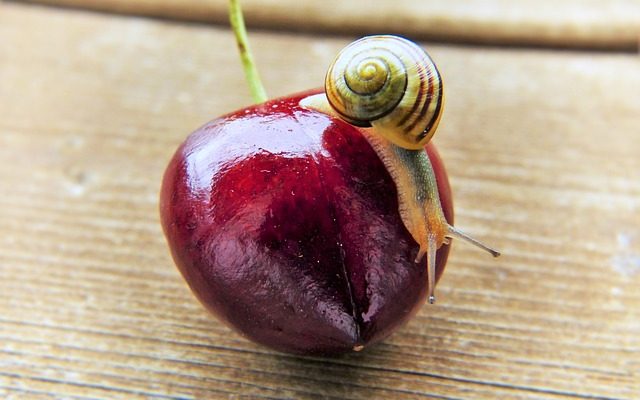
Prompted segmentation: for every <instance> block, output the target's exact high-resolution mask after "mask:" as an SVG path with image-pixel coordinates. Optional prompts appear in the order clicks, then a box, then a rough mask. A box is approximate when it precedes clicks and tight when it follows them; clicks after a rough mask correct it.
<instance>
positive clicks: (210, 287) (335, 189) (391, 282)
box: [160, 91, 453, 355]
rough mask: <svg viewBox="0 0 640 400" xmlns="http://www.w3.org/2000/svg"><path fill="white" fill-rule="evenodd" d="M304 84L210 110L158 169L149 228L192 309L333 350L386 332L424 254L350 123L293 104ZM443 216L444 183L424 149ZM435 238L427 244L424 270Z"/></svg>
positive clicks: (277, 342) (278, 340) (403, 317)
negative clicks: (156, 218) (160, 240)
mask: <svg viewBox="0 0 640 400" xmlns="http://www.w3.org/2000/svg"><path fill="white" fill-rule="evenodd" d="M315 93H317V91H314V92H306V93H301V94H298V95H294V96H291V97H285V98H281V99H275V100H272V101H269V102H267V103H264V104H260V105H257V106H253V107H249V108H246V109H244V110H239V111H237V112H235V113H232V114H229V115H226V116H223V117H221V118H218V119H216V120H213V121H211V122H209V123H207V124H206V125H204V126H203V127H201V128H199V129H198V130H196V131H195V132H194V133H192V134H191V135H190V136H189V137H188V138H187V139H186V140H185V142H184V143H183V144H182V145H181V146H180V147H179V148H178V150H177V151H176V153H175V155H174V156H173V158H172V160H171V161H170V163H169V165H168V167H167V170H166V172H165V175H164V179H163V183H162V190H161V195H160V213H161V221H162V226H163V229H164V232H165V235H166V237H167V241H168V243H169V247H170V249H171V252H172V255H173V259H174V261H175V263H176V265H177V266H178V269H179V270H180V272H181V273H182V275H183V276H184V278H185V280H186V281H187V283H188V284H189V286H190V287H191V289H192V291H193V292H194V293H195V295H196V296H197V297H198V299H199V300H200V301H201V302H202V303H203V304H204V305H205V307H206V308H207V309H208V310H209V311H211V312H212V313H213V314H215V315H216V316H218V317H219V318H220V319H222V320H223V321H225V322H226V323H227V324H228V325H229V326H231V327H232V328H234V329H236V330H237V331H238V332H240V333H241V334H243V335H245V336H246V337H248V338H250V339H252V340H254V341H256V342H258V343H261V344H263V345H266V346H269V347H271V348H274V349H276V350H279V351H283V352H289V353H296V354H305V355H335V354H340V353H345V352H349V351H352V350H354V349H356V350H358V349H361V348H362V347H363V346H365V347H366V346H369V345H370V344H373V343H375V342H377V341H380V340H382V339H384V338H386V337H387V336H389V335H390V334H391V333H392V332H393V331H394V330H395V329H397V328H398V327H399V326H401V325H402V324H403V323H404V322H406V321H407V320H408V319H409V318H410V317H411V316H412V315H414V314H415V313H416V312H417V310H418V309H419V307H420V306H421V305H422V304H423V303H424V301H425V297H426V289H427V271H426V265H425V260H423V261H421V262H420V263H415V262H414V259H415V258H416V254H417V252H418V245H417V244H416V243H415V241H414V240H413V238H412V237H411V235H410V234H409V232H408V231H407V230H406V228H405V227H404V225H403V223H402V221H401V219H400V215H399V213H398V202H397V198H396V196H397V193H396V189H395V186H394V183H393V181H392V179H391V177H390V176H389V174H388V172H387V170H386V169H385V167H384V166H383V164H382V162H381V161H380V160H379V159H378V157H377V155H376V153H375V152H374V151H373V149H372V148H371V147H370V145H369V144H368V142H367V141H366V139H365V138H364V137H363V136H362V133H361V128H356V127H353V126H351V125H349V124H347V123H345V122H343V121H340V120H338V119H335V118H333V117H331V116H329V115H326V114H323V113H320V112H318V111H314V110H308V109H305V108H303V107H301V106H300V105H299V101H300V100H301V99H302V98H304V97H305V96H308V95H310V94H315ZM426 151H427V153H428V155H429V157H430V159H431V163H432V165H433V168H434V171H435V173H436V178H437V181H438V189H439V192H440V198H441V202H442V207H443V211H444V213H445V217H446V219H447V220H448V222H449V223H450V224H452V223H453V207H452V200H451V191H450V188H449V182H448V179H447V175H446V172H445V170H444V166H443V164H442V161H441V160H440V157H439V156H438V154H437V151H436V149H435V147H434V146H433V145H432V144H429V145H428V146H427V149H426ZM448 253H449V246H447V245H445V246H443V247H442V248H440V250H439V251H438V254H437V277H438V278H439V277H440V275H441V274H442V272H443V270H444V266H445V263H446V259H447V256H448Z"/></svg>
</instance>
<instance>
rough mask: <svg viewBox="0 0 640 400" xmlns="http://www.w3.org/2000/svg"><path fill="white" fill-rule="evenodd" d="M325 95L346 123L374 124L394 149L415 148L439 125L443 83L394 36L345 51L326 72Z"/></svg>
mask: <svg viewBox="0 0 640 400" xmlns="http://www.w3.org/2000/svg"><path fill="white" fill-rule="evenodd" d="M325 91H326V95H327V99H328V100H329V103H330V104H331V106H332V107H333V109H334V110H335V111H336V112H337V113H338V114H339V115H340V116H342V117H343V118H344V119H345V120H346V121H347V122H349V123H351V124H353V125H357V126H373V127H374V129H375V130H376V131H377V132H378V133H379V134H380V135H382V136H383V137H385V138H386V139H388V140H389V141H391V142H392V143H394V144H395V145H397V146H400V147H403V148H407V149H420V148H422V147H424V145H425V144H426V143H427V142H428V141H429V140H430V139H431V137H432V136H433V134H434V133H435V130H436V128H437V126H438V122H439V121H440V116H441V114H442V105H443V101H444V97H443V88H442V79H441V77H440V73H439V72H438V69H437V68H436V66H435V64H434V63H433V61H432V60H431V58H430V57H429V55H428V54H427V53H426V52H425V51H424V50H423V49H422V48H421V47H419V46H418V45H416V44H415V43H413V42H411V41H409V40H407V39H404V38H402V37H399V36H391V35H381V36H367V37H364V38H362V39H360V40H357V41H355V42H353V43H351V44H350V45H348V46H347V47H345V48H344V49H343V50H342V51H341V52H340V53H339V54H338V56H337V57H336V59H335V61H334V62H333V64H332V65H331V67H330V68H329V71H328V72H327V77H326V79H325Z"/></svg>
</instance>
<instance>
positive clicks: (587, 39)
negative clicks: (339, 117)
mask: <svg viewBox="0 0 640 400" xmlns="http://www.w3.org/2000/svg"><path fill="white" fill-rule="evenodd" d="M30 1H32V2H35V3H44V4H53V5H65V6H71V7H85V8H91V9H94V10H102V11H110V12H116V13H125V14H138V15H148V16H155V17H162V18H171V19H176V18H177V19H183V20H187V21H199V22H206V23H211V22H212V21H215V22H217V23H224V24H226V23H227V22H226V21H227V3H228V0H30ZM242 4H243V7H244V9H245V13H246V16H247V20H248V22H249V24H250V25H251V26H253V27H256V26H257V27H263V28H269V29H277V30H293V29H295V30H301V31H306V32H330V33H336V32H343V33H349V34H356V35H358V36H361V35H363V34H366V33H381V32H384V33H386V32H393V33H402V34H405V35H409V36H411V37H414V38H422V39H430V40H434V39H435V40H441V41H447V42H465V43H493V44H495V43H502V44H517V45H522V44H527V45H535V46H561V47H586V48H602V49H624V50H633V51H635V50H638V49H639V48H640V0H606V1H602V0H562V1H557V0H483V1H468V0H429V1H426V0H425V1H416V0H375V1H370V0H367V1H364V0H349V1H344V0H323V1H300V0H242Z"/></svg>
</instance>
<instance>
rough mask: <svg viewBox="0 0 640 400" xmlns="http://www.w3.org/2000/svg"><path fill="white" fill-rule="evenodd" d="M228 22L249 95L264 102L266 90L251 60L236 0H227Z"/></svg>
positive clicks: (240, 12) (240, 11) (257, 100)
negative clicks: (234, 37)
mask: <svg viewBox="0 0 640 400" xmlns="http://www.w3.org/2000/svg"><path fill="white" fill-rule="evenodd" d="M229 22H231V29H232V30H233V33H234V34H235V36H236V42H237V44H238V51H240V60H241V61H242V68H243V69H244V74H245V76H246V78H247V83H248V84H249V90H250V91H251V97H253V101H254V102H256V103H264V102H265V101H267V99H268V97H267V92H266V91H265V90H264V86H263V85H262V81H261V80H260V75H259V74H258V69H257V68H256V64H255V62H254V61H253V55H252V54H251V48H250V47H249V40H248V39H247V28H246V27H245V25H244V17H243V16H242V9H241V8H240V2H239V1H238V0H229Z"/></svg>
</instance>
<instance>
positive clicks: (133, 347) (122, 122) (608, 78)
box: [0, 3, 640, 399]
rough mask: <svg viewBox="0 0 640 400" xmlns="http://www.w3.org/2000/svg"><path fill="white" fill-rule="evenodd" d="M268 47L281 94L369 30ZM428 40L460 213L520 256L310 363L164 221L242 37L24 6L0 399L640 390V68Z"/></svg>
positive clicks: (1, 270) (462, 249)
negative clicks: (169, 170) (173, 251)
mask: <svg viewBox="0 0 640 400" xmlns="http://www.w3.org/2000/svg"><path fill="white" fill-rule="evenodd" d="M252 39H253V43H254V48H255V49H256V50H257V53H256V58H257V61H258V63H259V65H260V67H261V71H262V73H263V75H264V79H265V81H266V82H267V89H268V90H269V92H270V94H271V95H272V96H278V95H285V94H287V93H290V92H294V91H298V90H303V89H306V88H309V87H313V86H318V85H319V84H320V83H321V81H322V78H323V75H324V69H325V66H326V65H327V64H328V62H329V60H330V59H331V58H332V57H333V55H334V54H335V52H336V51H337V50H338V49H339V48H340V47H341V46H343V45H344V44H346V42H347V40H343V39H328V38H317V37H311V36H309V37H305V36H300V35H294V34H285V33H282V34H277V33H265V32H263V33H256V34H253V35H252ZM425 46H426V47H427V48H428V49H429V50H430V52H431V53H432V55H433V57H434V58H435V60H436V62H437V63H438V65H439V66H440V69H441V71H442V72H443V75H444V79H445V80H446V82H447V89H446V90H447V97H448V104H447V109H446V111H445V114H444V117H443V120H442V124H441V128H440V130H439V133H438V135H437V137H436V142H437V143H438V145H439V148H440V150H441V153H442V156H443V157H444V159H445V160H446V163H447V166H448V169H449V172H450V176H451V180H452V184H453V189H454V192H455V200H456V211H457V224H458V225H459V226H460V227H464V228H465V229H466V230H467V231H469V232H473V233H474V234H476V235H477V236H478V237H481V238H483V239H485V240H486V241H487V242H489V243H492V244H495V245H496V246H497V247H499V248H500V249H501V250H502V251H503V253H504V256H503V257H502V258H500V259H498V260H497V261H496V260H492V259H490V257H487V256H486V255H485V254H483V253H481V252H479V251H477V250H475V249H473V248H471V247H469V246H465V245H459V244H456V245H455V246H454V249H453V251H452V254H451V257H450V261H449V265H448V268H447V271H446V273H445V275H444V278H443V280H442V281H441V283H440V285H439V286H438V294H439V304H438V305H436V306H425V307H424V308H423V309H422V310H421V312H420V313H419V314H418V316H417V317H416V318H415V319H414V320H413V321H411V322H410V323H409V324H408V325H407V326H406V327H404V328H403V329H401V330H400V331H399V332H398V333H396V334H395V335H394V336H392V337H391V338H390V339H389V340H387V341H386V342H384V343H382V344H380V345H378V346H375V347H373V348H371V349H369V350H368V351H365V352H363V353H362V354H355V355H351V356H346V357H342V358H337V359H323V358H301V357H293V356H289V355H284V354H279V353H274V352H272V351H270V350H268V349H265V348H263V347H260V346H258V345H255V344H252V343H250V342H248V341H246V340H244V339H243V338H241V337H239V336H238V335H236V334H235V333H233V332H232V331H230V330H229V329H228V328H226V327H225V326H223V325H222V324H220V323H219V322H217V321H216V320H214V319H213V318H212V317H211V316H209V315H208V314H207V313H206V312H205V311H204V309H203V308H202V307H201V306H200V305H199V304H198V303H197V301H196V300H195V298H194V297H193V296H192V295H191V294H190V292H189V290H188V288H187V286H186V285H185V283H184V282H183V280H182V278H181V277H180V276H179V274H178V273H177V271H176V269H175V267H174V266H173V264H172V261H171V258H170V256H169V253H168V251H167V248H166V246H165V242H164V238H163V236H162V232H161V229H160V225H159V221H158V211H157V193H158V189H159V185H160V178H161V176H162V173H163V168H164V166H165V165H166V163H167V162H168V159H169V157H170V156H171V155H172V153H173V151H174V149H175V148H176V146H177V145H178V144H179V143H180V142H181V140H183V139H184V137H185V136H186V135H187V134H188V132H190V131H191V130H193V129H195V128H196V127H197V126H199V125H201V124H202V123H204V122H205V121H207V120H209V119H211V118H213V117H215V116H217V115H220V114H223V113H226V112H229V111H232V110H234V109H236V108H239V107H241V106H243V105H246V104H248V102H249V101H250V100H249V96H248V93H247V89H246V86H245V84H244V81H243V76H242V73H241V70H240V65H239V62H238V61H237V57H236V54H235V46H234V42H233V38H232V35H231V34H230V32H228V31H227V30H225V29H218V28H211V27H207V26H202V25H189V24H186V25H183V24H178V23H171V22H167V21H158V20H146V19H140V18H132V17H118V16H114V15H100V14H94V13H88V12H82V11H72V10H62V9H55V8H41V7H36V6H27V5H21V4H17V3H5V4H3V5H2V12H0V48H2V49H3V50H2V52H0V110H2V119H1V120H0V193H1V194H2V196H0V397H1V398H8V399H50V398H65V399H66V398H70V399H76V398H77V399H95V398H109V399H138V398H140V399H143V398H161V399H191V398H296V399H298V398H330V399H334V398H335V399H347V398H348V399H371V398H394V399H414V398H434V399H462V398H464V399H491V398H500V399H637V398H640V291H639V290H638V287H639V285H640V264H639V261H638V259H639V257H640V214H639V211H640V160H639V158H638V154H640V134H639V133H640V132H639V131H638V128H639V123H640V121H639V113H638V111H639V110H640V60H639V59H638V57H637V56H634V55H629V54H609V53H589V52H559V51H543V50H525V49H495V48H494V49H486V48H478V47H469V48H467V47H462V46H458V47H446V46H441V45H438V46H436V45H429V44H425ZM301 55H304V56H301Z"/></svg>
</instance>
